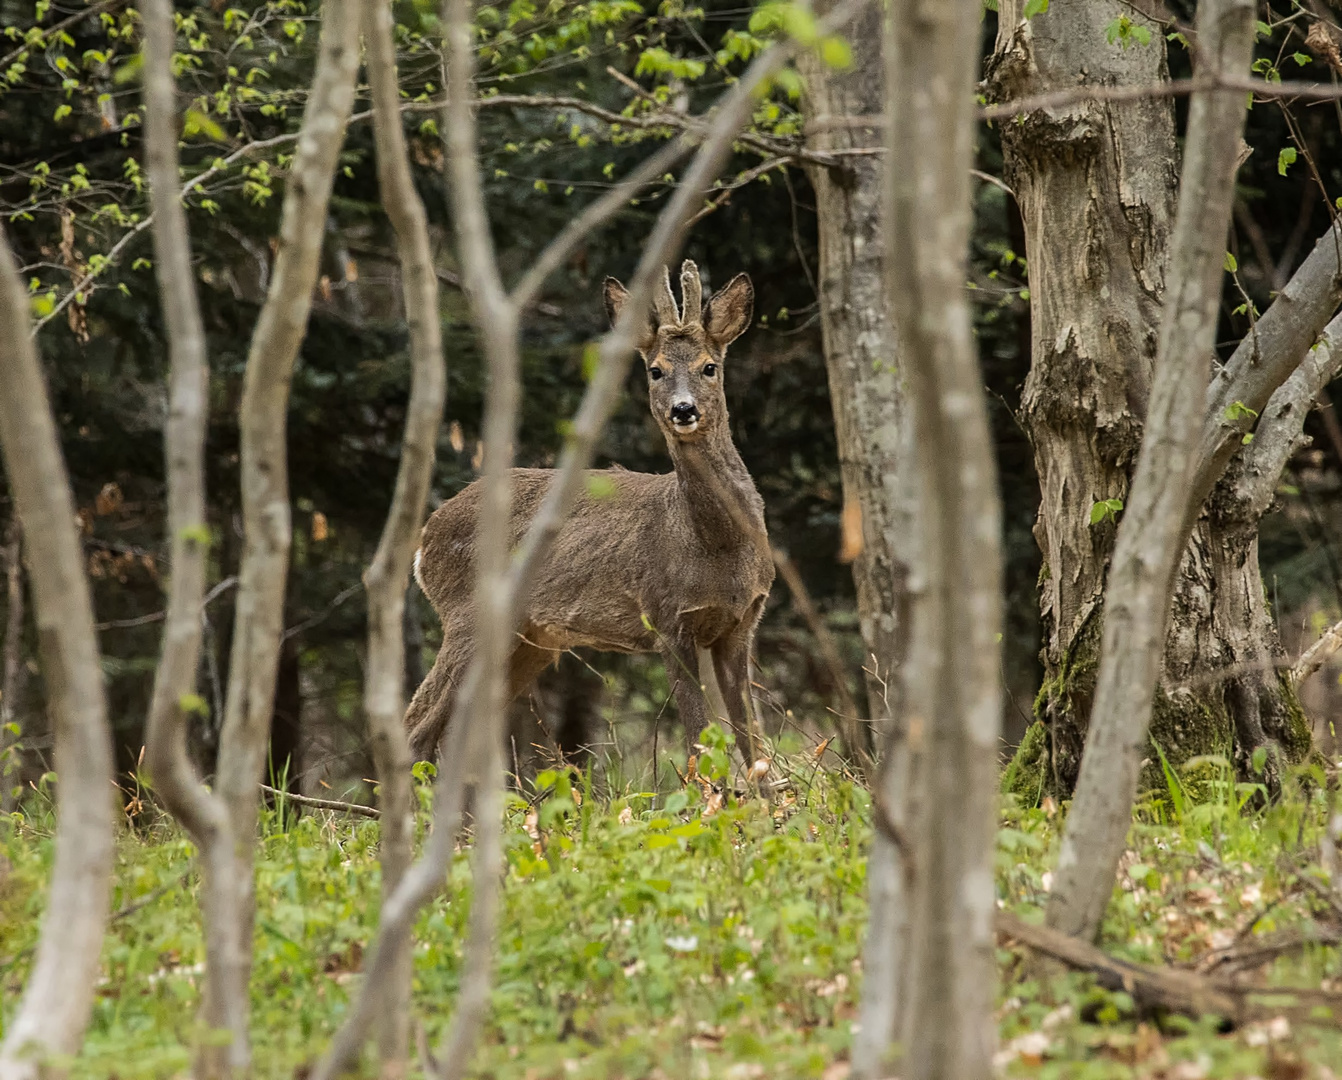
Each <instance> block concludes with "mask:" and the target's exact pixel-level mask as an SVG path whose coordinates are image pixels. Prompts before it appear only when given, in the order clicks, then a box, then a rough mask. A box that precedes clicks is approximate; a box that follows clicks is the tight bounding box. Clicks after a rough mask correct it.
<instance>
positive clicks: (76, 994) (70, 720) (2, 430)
mask: <svg viewBox="0 0 1342 1080" xmlns="http://www.w3.org/2000/svg"><path fill="white" fill-rule="evenodd" d="M0 320H3V322H4V324H5V326H6V327H8V330H7V331H6V332H5V333H0V383H3V385H4V388H5V390H4V393H3V394H0V453H3V457H4V464H5V470H6V474H7V476H8V480H9V486H10V490H11V491H12V492H13V496H14V505H15V508H16V509H17V511H18V517H19V520H20V522H22V525H23V531H24V537H25V541H26V544H27V550H28V555H29V558H28V568H29V582H30V586H31V590H32V597H33V608H34V614H35V617H36V621H37V630H38V640H39V642H40V643H41V644H40V647H41V658H42V669H43V673H44V675H45V677H46V682H47V689H48V694H49V695H50V709H51V714H52V720H53V724H54V727H55V742H56V751H55V756H56V773H57V775H58V776H59V778H60V804H59V811H60V816H59V819H58V822H57V826H56V862H55V866H54V867H53V868H52V872H51V888H50V892H49V894H48V896H47V901H46V910H45V911H44V912H43V915H42V934H41V937H40V939H39V941H38V946H37V958H36V960H34V962H33V967H32V972H31V974H30V975H29V977H28V985H27V988H26V989H25V991H24V994H23V997H22V999H21V1000H20V1002H19V1005H18V1009H17V1010H16V1012H15V1013H14V1015H13V1017H12V1018H11V1019H10V1021H9V1023H8V1025H7V1028H6V1031H5V1038H4V1042H3V1043H2V1044H0V1075H3V1076H4V1077H5V1080H30V1078H34V1080H35V1078H36V1077H37V1076H38V1075H39V1071H40V1069H41V1065H40V1061H41V1059H43V1058H48V1057H53V1056H61V1057H65V1056H69V1055H73V1054H75V1053H77V1052H78V1050H79V1048H80V1045H81V1044H82V1042H83V1038H84V1028H85V1026H86V1025H87V1024H88V1019H89V1011H90V1009H91V1007H92V1004H93V992H94V988H95V987H96V986H97V982H98V960H99V954H100V951H101V948H102V939H103V931H104V927H105V925H106V920H107V910H108V906H109V902H110V895H111V882H112V877H111V875H112V855H113V826H114V815H113V807H112V799H111V791H110V788H111V783H112V740H111V732H110V729H109V728H108V725H107V702H106V698H105V696H104V691H103V677H102V667H101V665H100V663H99V656H98V643H97V639H96V637H95V636H94V631H93V603H92V600H91V598H90V596H89V587H88V581H87V579H86V578H85V576H84V556H83V552H82V550H81V549H80V544H79V537H78V535H77V534H76V531H75V525H74V520H75V507H74V498H73V497H72V495H71V493H70V480H69V476H68V474H67V473H66V469H65V460H64V458H63V457H62V456H61V449H60V441H59V439H58V437H57V432H56V423H55V420H54V418H53V417H52V413H51V402H50V399H49V398H48V395H47V387H46V379H45V377H44V376H43V374H42V368H41V365H40V363H39V362H38V358H37V351H36V349H35V348H34V347H33V343H32V338H31V337H30V336H29V335H27V334H25V333H23V328H24V327H25V325H26V324H27V321H28V295H27V293H26V292H25V291H24V288H23V283H22V282H21V281H20V279H19V274H18V268H17V266H16V264H15V261H14V256H13V253H12V252H11V251H10V248H9V242H8V239H7V238H6V237H5V235H4V232H3V231H0Z"/></svg>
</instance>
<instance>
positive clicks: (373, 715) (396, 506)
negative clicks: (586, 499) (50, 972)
mask: <svg viewBox="0 0 1342 1080" xmlns="http://www.w3.org/2000/svg"><path fill="white" fill-rule="evenodd" d="M363 5H364V13H363V26H364V40H365V47H366V51H367V64H368V82H369V86H370V88H371V90H372V93H373V135H374V139H375V141H376V145H377V165H378V188H379V190H380V192H381V195H382V205H383V207H384V208H385V209H386V211H387V216H388V217H389V218H390V219H391V223H392V228H393V229H394V230H395V232H396V249H397V253H398V255H399V256H400V260H401V281H402V287H403V292H404V297H405V317H406V323H407V325H408V327H409V331H410V348H411V372H412V375H411V386H410V401H409V403H408V404H407V406H406V423H405V434H404V436H403V437H402V441H401V464H400V468H399V469H398V470H397V473H396V488H395V491H394V492H393V494H392V500H391V507H390V508H389V509H388V511H387V522H386V525H385V526H384V527H383V530H382V537H381V539H380V540H379V542H378V547H377V552H376V553H375V554H374V556H373V561H372V563H371V564H370V565H369V567H368V571H367V573H366V574H364V585H365V587H366V588H367V590H368V677H367V681H366V685H365V689H364V711H365V713H367V716H368V729H369V735H370V737H371V738H372V742H373V759H374V761H375V762H376V764H377V775H378V787H379V790H380V792H381V796H380V801H381V806H382V819H381V820H382V847H381V852H380V857H381V861H382V901H383V903H384V904H385V903H386V902H387V900H388V899H389V898H390V897H391V894H392V892H393V891H394V890H395V888H396V886H397V885H398V884H400V881H401V878H402V877H404V876H405V872H406V870H407V869H408V868H409V866H410V862H411V859H412V856H413V852H412V845H413V842H414V836H415V819H414V793H413V791H412V790H411V786H410V783H411V778H410V765H411V760H410V745H409V743H408V742H407V740H406V734H405V727H404V724H403V717H404V715H405V697H404V694H403V693H402V689H403V686H404V681H405V665H406V655H405V640H404V637H403V630H404V626H405V621H406V620H405V610H406V603H405V601H406V584H407V579H408V577H409V574H410V563H411V560H412V559H413V558H414V554H415V547H416V545H417V544H418V543H419V530H420V526H421V525H422V524H423V521H424V504H425V502H426V500H427V499H428V494H429V484H430V483H431V481H432V479H433V461H434V451H435V447H436V444H437V440H438V427H439V424H440V423H441V421H442V415H443V398H444V396H445V395H446V392H447V371H446V368H445V367H444V365H443V343H442V330H441V326H440V323H439V314H438V278H437V275H436V274H435V273H434V265H433V250H432V247H431V245H430V242H429V226H428V217H427V215H426V214H425V211H424V204H423V203H422V202H420V199H419V195H418V193H417V192H416V191H415V185H414V181H413V179H412V177H411V174H410V159H409V157H408V155H407V153H406V146H405V132H404V131H403V129H402V128H401V113H400V108H399V105H400V96H399V92H398V84H397V78H396V43H395V40H394V38H393V21H392V10H391V5H390V3H389V2H388V0H363ZM416 648H418V645H416ZM410 944H411V943H410V942H409V941H408V940H407V941H405V942H404V943H403V944H402V947H401V949H400V953H399V955H398V956H397V957H396V967H397V971H396V974H395V977H394V978H393V979H392V980H391V983H390V985H389V986H388V988H387V991H386V993H385V998H384V1000H383V1001H382V1003H381V1016H380V1017H379V1021H378V1029H379V1030H378V1056H379V1058H380V1059H381V1075H382V1080H399V1078H400V1077H403V1076H404V1075H405V1074H406V1072H407V1071H408V1068H409V1058H408V1054H409V1048H410V980H411V975H412V967H413V964H412V961H413V957H412V955H411V951H410Z"/></svg>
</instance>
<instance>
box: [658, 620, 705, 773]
mask: <svg viewBox="0 0 1342 1080" xmlns="http://www.w3.org/2000/svg"><path fill="white" fill-rule="evenodd" d="M661 651H662V663H664V664H665V665H666V681H667V682H669V683H670V684H671V696H672V697H673V698H675V699H676V713H677V714H678V715H679V716H680V725H681V729H682V731H683V732H684V735H685V748H686V750H687V751H689V752H691V753H692V752H693V749H694V743H695V740H697V739H698V738H699V735H700V733H701V732H702V731H703V730H704V725H705V724H707V723H708V702H707V700H706V699H705V697H704V688H703V686H702V685H701V684H700V682H699V651H698V649H697V648H695V644H694V641H693V639H692V638H690V637H689V636H688V635H683V634H682V635H677V636H676V637H674V638H673V637H666V638H663V639H662V650H661Z"/></svg>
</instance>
